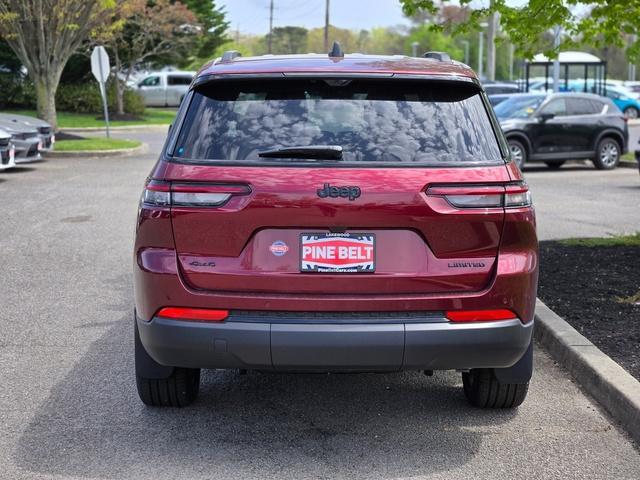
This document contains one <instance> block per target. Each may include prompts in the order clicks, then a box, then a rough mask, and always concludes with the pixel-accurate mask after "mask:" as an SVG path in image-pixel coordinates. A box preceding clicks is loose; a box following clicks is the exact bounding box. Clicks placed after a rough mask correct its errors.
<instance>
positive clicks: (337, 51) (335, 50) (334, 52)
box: [329, 42, 344, 57]
mask: <svg viewBox="0 0 640 480" xmlns="http://www.w3.org/2000/svg"><path fill="white" fill-rule="evenodd" d="M329 57H344V52H343V51H342V47H341V46H340V43H339V42H333V46H332V47H331V51H330V52H329Z"/></svg>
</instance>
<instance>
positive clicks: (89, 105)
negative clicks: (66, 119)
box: [56, 82, 102, 114]
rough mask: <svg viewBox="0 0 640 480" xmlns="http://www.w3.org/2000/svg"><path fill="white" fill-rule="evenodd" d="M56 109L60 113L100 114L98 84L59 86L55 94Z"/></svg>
mask: <svg viewBox="0 0 640 480" xmlns="http://www.w3.org/2000/svg"><path fill="white" fill-rule="evenodd" d="M56 109H57V110H59V111H61V112H74V113H96V114H99V113H101V112H102V98H101V97H100V88H99V87H98V84H97V83H96V82H93V83H84V84H77V85H76V84H65V85H60V86H59V87H58V91H57V92H56Z"/></svg>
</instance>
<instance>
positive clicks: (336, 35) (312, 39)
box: [307, 25, 358, 53]
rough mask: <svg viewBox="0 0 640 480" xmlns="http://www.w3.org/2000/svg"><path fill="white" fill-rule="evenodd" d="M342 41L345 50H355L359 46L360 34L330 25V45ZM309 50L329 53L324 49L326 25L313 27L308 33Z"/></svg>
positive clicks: (341, 44)
mask: <svg viewBox="0 0 640 480" xmlns="http://www.w3.org/2000/svg"><path fill="white" fill-rule="evenodd" d="M334 40H335V41H338V42H340V46H341V47H342V50H343V51H345V52H355V51H357V46H358V36H357V34H355V33H354V32H352V31H351V30H347V29H346V28H338V27H334V26H333V25H329V45H332V44H333V42H334ZM307 52H313V53H328V52H325V51H324V27H319V28H312V29H311V30H309V33H308V34H307Z"/></svg>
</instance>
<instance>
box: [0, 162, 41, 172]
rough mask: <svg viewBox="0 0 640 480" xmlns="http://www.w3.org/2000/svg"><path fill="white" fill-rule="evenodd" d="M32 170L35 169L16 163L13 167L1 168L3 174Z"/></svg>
mask: <svg viewBox="0 0 640 480" xmlns="http://www.w3.org/2000/svg"><path fill="white" fill-rule="evenodd" d="M37 163H44V160H39V161H38V162H37ZM34 170H36V168H35V167H24V166H22V165H16V166H15V167H12V168H8V169H7V170H3V171H2V174H3V175H6V174H10V175H14V174H17V173H27V172H33V171H34Z"/></svg>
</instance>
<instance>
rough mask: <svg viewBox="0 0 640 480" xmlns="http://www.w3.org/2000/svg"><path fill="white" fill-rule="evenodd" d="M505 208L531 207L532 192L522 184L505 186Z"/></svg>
mask: <svg viewBox="0 0 640 480" xmlns="http://www.w3.org/2000/svg"><path fill="white" fill-rule="evenodd" d="M504 190H505V192H504V206H505V208H518V207H529V206H531V192H530V191H529V186H528V185H527V184H526V183H524V182H522V183H517V184H510V185H505V187H504Z"/></svg>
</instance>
